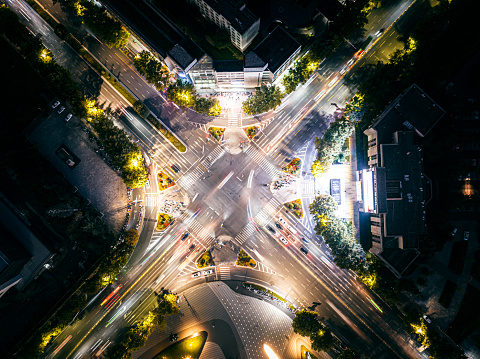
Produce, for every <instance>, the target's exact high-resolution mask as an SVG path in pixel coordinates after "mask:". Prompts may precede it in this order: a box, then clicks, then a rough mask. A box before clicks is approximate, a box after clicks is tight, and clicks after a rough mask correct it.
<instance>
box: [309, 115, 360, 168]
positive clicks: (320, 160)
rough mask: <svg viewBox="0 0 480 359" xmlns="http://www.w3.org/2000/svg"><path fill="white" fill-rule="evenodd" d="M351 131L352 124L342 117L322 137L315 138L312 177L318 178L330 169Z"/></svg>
mask: <svg viewBox="0 0 480 359" xmlns="http://www.w3.org/2000/svg"><path fill="white" fill-rule="evenodd" d="M353 129H354V126H353V124H352V122H351V121H350V120H349V118H348V117H346V116H344V117H342V118H340V119H338V120H336V121H335V122H333V123H332V124H331V125H330V127H329V128H328V129H327V130H326V131H325V133H324V135H323V137H316V138H315V148H316V149H317V158H316V159H315V161H314V162H313V165H312V174H313V176H314V177H320V176H321V175H322V174H324V173H326V172H327V171H328V170H329V169H330V166H331V165H332V163H333V161H334V160H335V158H336V157H337V156H338V155H339V154H340V153H341V152H342V148H343V145H344V143H345V141H346V140H347V139H348V138H349V137H350V135H351V134H352V132H353Z"/></svg>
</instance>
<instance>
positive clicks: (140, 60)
mask: <svg viewBox="0 0 480 359" xmlns="http://www.w3.org/2000/svg"><path fill="white" fill-rule="evenodd" d="M133 64H134V65H135V68H136V69H137V71H138V72H140V74H142V75H143V76H144V77H145V79H146V80H147V82H148V83H151V84H153V85H154V86H155V88H156V89H157V90H158V91H162V90H164V89H166V88H167V87H168V86H169V85H170V82H171V81H172V75H171V74H170V71H169V70H168V67H167V65H165V63H163V62H161V61H159V60H158V59H157V58H156V57H155V56H154V55H153V54H152V53H151V52H148V51H142V52H140V53H139V54H137V55H136V56H135V57H134V58H133Z"/></svg>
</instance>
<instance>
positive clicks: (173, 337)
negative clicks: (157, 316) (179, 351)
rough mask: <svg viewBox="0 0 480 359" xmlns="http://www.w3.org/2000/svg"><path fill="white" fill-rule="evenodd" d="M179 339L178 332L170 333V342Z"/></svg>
mask: <svg viewBox="0 0 480 359" xmlns="http://www.w3.org/2000/svg"><path fill="white" fill-rule="evenodd" d="M177 340H178V334H170V343H173V342H176V341H177Z"/></svg>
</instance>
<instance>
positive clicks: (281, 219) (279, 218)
mask: <svg viewBox="0 0 480 359" xmlns="http://www.w3.org/2000/svg"><path fill="white" fill-rule="evenodd" d="M278 221H279V222H280V223H283V224H287V222H285V220H284V219H283V218H282V217H278Z"/></svg>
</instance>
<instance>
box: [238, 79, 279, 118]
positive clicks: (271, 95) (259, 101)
mask: <svg viewBox="0 0 480 359" xmlns="http://www.w3.org/2000/svg"><path fill="white" fill-rule="evenodd" d="M283 96H284V93H283V92H282V91H281V90H280V89H279V88H278V87H277V86H275V85H272V86H262V87H260V88H259V89H257V91H256V92H255V94H253V95H252V96H250V97H249V98H248V99H247V100H246V101H244V102H243V103H242V110H243V112H245V113H246V114H247V115H255V114H258V113H263V112H267V111H270V110H274V109H276V108H277V107H278V106H280V104H281V103H282V98H283Z"/></svg>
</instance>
